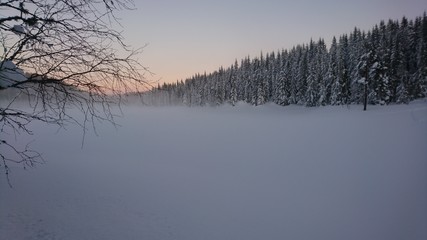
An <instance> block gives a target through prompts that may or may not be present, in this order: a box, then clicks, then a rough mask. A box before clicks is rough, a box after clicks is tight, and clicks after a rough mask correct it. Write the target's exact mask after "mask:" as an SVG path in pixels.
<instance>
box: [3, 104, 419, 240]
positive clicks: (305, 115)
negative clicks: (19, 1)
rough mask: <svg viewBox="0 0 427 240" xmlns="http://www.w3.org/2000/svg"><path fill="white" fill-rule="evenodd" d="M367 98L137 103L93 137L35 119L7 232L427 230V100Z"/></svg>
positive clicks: (10, 200)
mask: <svg viewBox="0 0 427 240" xmlns="http://www.w3.org/2000/svg"><path fill="white" fill-rule="evenodd" d="M361 108H362V107H361V106H350V107H342V106H339V107H321V108H305V107H298V106H288V107H280V106H276V105H273V104H267V105H264V106H259V107H252V106H247V105H245V104H239V105H238V106H237V107H230V106H223V107H218V108H210V107H206V108H183V107H176V108H172V107H171V108H168V107H164V108H148V107H143V108H140V107H125V108H124V112H125V117H124V118H122V119H118V122H119V124H121V125H122V127H120V128H119V129H114V128H112V127H111V126H110V125H108V124H106V123H104V124H100V125H98V126H97V128H98V130H99V135H98V136H95V134H93V133H88V134H87V136H86V139H85V145H84V147H83V149H81V139H82V131H81V129H79V128H77V127H73V126H70V127H68V129H67V130H66V131H60V132H57V129H56V128H54V127H51V126H46V125H43V124H34V126H33V129H34V130H35V135H34V136H32V137H31V138H29V140H31V139H34V140H35V141H34V142H33V144H32V147H33V148H35V149H38V150H40V151H41V152H42V153H43V156H44V158H45V159H46V160H47V163H46V164H44V165H40V166H38V167H37V168H35V169H30V170H23V169H22V168H20V167H15V168H13V169H12V172H11V181H12V184H13V188H9V187H8V185H7V183H6V182H5V178H4V175H0V239H1V240H9V239H15V240H24V239H40V240H41V239H43V240H45V239H46V240H48V239H49V240H52V239H64V240H65V239H67V240H75V239H80V240H85V239H87V240H89V239H90V240H92V239H111V240H117V239H150V240H155V239H162V240H169V239H179V240H201V239H204V240H227V239H230V240H236V239H245V240H250V239H254V240H255V239H256V240H259V239H266V240H270V239H271V240H273V239H293V240H303V239H304V240H305V239H316V240H317V239H319V240H322V239H325V240H326V239H328V240H334V239H336V240H342V239H346V240H361V239H363V240H379V239H387V240H393V239H395V240H401V239H406V240H419V239H427V204H426V203H427V147H426V146H427V103H426V101H425V100H422V101H418V102H415V103H411V104H410V105H397V106H387V107H380V106H374V107H373V106H369V107H368V111H367V112H362V111H361ZM10 138H11V139H10V140H11V141H13V136H10ZM20 141H22V139H21V140H20ZM17 144H23V142H22V143H21V142H18V143H17Z"/></svg>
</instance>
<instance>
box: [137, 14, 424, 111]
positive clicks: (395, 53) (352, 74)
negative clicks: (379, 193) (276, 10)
mask: <svg viewBox="0 0 427 240" xmlns="http://www.w3.org/2000/svg"><path fill="white" fill-rule="evenodd" d="M426 95H427V16H426V13H424V15H423V16H422V17H417V18H416V19H415V20H408V19H407V18H405V17H404V18H402V19H401V20H400V21H395V20H389V21H388V22H387V23H385V22H384V21H382V22H380V24H379V25H376V26H375V27H373V28H372V30H370V31H368V32H363V31H361V30H360V29H357V28H355V29H354V30H353V32H352V33H351V34H349V35H347V34H344V35H341V36H340V37H339V38H338V39H337V38H335V37H334V38H333V39H332V43H331V46H330V48H329V49H328V48H327V46H326V44H325V41H324V40H323V39H319V40H318V41H310V43H309V44H303V45H298V46H295V47H294V48H292V49H291V50H281V51H278V52H271V53H268V54H265V55H263V54H261V55H260V56H259V57H256V58H253V59H251V58H249V57H247V58H245V59H243V60H241V61H240V63H239V62H238V61H237V60H236V62H235V63H234V64H233V65H232V66H230V67H228V68H223V67H221V68H220V69H219V70H217V71H215V72H213V73H209V74H206V73H204V74H196V75H195V76H193V77H191V78H189V79H186V80H185V81H177V82H176V83H171V84H166V83H165V84H163V85H161V86H160V85H159V86H158V87H156V88H153V89H152V90H151V91H150V92H147V93H145V94H144V95H143V100H144V102H145V103H146V104H150V105H187V106H204V105H220V104H224V103H230V104H232V105H234V104H235V103H236V102H238V101H244V102H247V103H250V104H253V105H261V104H264V103H266V102H275V103H277V104H279V105H288V104H299V105H305V106H321V105H343V104H360V103H363V102H364V100H366V102H367V103H368V104H389V103H407V102H409V101H411V100H413V99H416V98H423V97H426Z"/></svg>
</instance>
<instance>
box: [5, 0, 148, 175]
mask: <svg viewBox="0 0 427 240" xmlns="http://www.w3.org/2000/svg"><path fill="white" fill-rule="evenodd" d="M133 8H134V5H133V2H132V1H131V0H117V1H112V0H102V1H101V0H59V1H53V0H20V1H11V0H9V1H1V2H0V11H1V12H2V14H1V15H0V41H1V45H2V46H3V53H2V54H1V61H0V96H1V94H2V92H5V91H6V89H18V90H19V91H20V94H19V96H20V97H19V98H22V96H26V98H27V101H28V102H29V103H30V106H31V108H30V109H31V110H30V111H28V110H26V109H20V108H17V107H15V106H14V104H12V103H14V102H16V101H17V99H16V98H13V99H8V100H4V98H2V99H1V101H0V129H1V133H2V135H1V137H0V143H1V144H0V146H1V148H2V149H8V150H7V151H6V152H7V153H8V154H11V155H13V157H10V156H9V155H7V154H6V153H5V152H1V155H0V158H1V159H0V160H1V162H0V168H1V167H2V168H3V169H4V172H5V173H6V174H8V173H9V171H10V167H9V165H8V163H21V164H23V165H24V166H33V165H34V164H35V163H38V162H42V161H39V160H37V159H40V158H41V155H40V154H38V153H37V152H35V151H33V150H31V149H30V148H29V147H28V146H26V147H24V148H22V149H19V148H18V147H16V146H13V145H12V144H11V143H10V142H9V141H6V140H5V139H3V136H4V134H5V133H8V132H13V133H14V134H20V133H25V134H32V132H31V129H30V128H29V123H31V122H32V121H40V122H45V123H48V124H55V125H58V126H60V127H63V126H64V125H65V124H66V123H74V124H78V125H79V126H81V127H82V128H83V131H84V132H85V131H86V129H87V126H94V123H95V122H97V121H108V122H110V123H112V124H115V120H114V119H115V117H116V115H115V114H114V113H113V111H112V107H113V106H115V105H117V104H120V101H121V99H122V95H123V94H127V93H130V92H132V93H134V92H141V91H143V90H146V89H148V87H149V83H148V82H147V81H146V80H145V79H146V78H145V74H146V73H150V72H149V70H148V69H147V68H145V67H144V66H142V65H141V64H140V63H139V62H138V61H137V56H139V54H140V53H141V51H142V49H136V50H134V49H131V48H130V47H129V46H127V45H126V44H125V43H124V40H123V36H122V35H121V32H119V31H117V30H115V29H116V27H117V26H120V25H119V21H118V19H117V17H116V15H115V13H116V12H117V11H120V10H131V9H133ZM0 51H1V49H0ZM24 72H25V73H24ZM69 109H78V110H79V111H80V112H81V113H83V115H84V118H83V119H78V118H76V117H74V116H72V115H70V113H69ZM0 151H1V150H0Z"/></svg>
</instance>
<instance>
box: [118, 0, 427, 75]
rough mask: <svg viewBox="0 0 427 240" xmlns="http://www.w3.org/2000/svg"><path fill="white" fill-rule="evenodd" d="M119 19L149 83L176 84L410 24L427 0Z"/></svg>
mask: <svg viewBox="0 0 427 240" xmlns="http://www.w3.org/2000/svg"><path fill="white" fill-rule="evenodd" d="M135 5H136V8H137V9H136V10H134V11H131V12H129V11H126V12H123V13H120V15H119V17H120V18H121V23H122V25H123V28H124V29H123V30H124V32H123V34H124V36H125V38H126V41H127V42H128V43H129V44H131V45H132V46H133V47H141V46H143V45H145V44H148V46H147V47H146V48H145V49H144V53H143V54H142V56H141V58H140V60H141V62H142V63H143V65H144V66H146V67H148V68H149V69H150V70H151V71H152V72H153V73H155V76H153V77H150V79H151V80H159V81H160V82H174V81H176V80H180V79H185V78H187V77H190V76H192V75H193V74H195V73H198V72H199V73H203V72H204V71H206V72H212V71H214V70H216V69H218V68H219V67H220V66H229V65H231V64H232V63H233V62H234V60H235V59H237V60H240V59H242V58H244V57H245V56H248V55H250V56H258V55H259V54H260V52H271V51H276V50H279V49H282V48H285V49H289V48H292V47H293V46H295V45H297V44H302V43H307V42H309V41H310V39H311V38H313V39H315V40H317V39H319V38H320V37H322V38H324V39H325V40H326V43H329V42H330V41H331V39H332V37H333V36H339V35H341V34H343V33H349V32H351V31H352V29H354V27H356V26H357V27H358V28H361V29H362V30H370V29H371V28H372V27H373V26H374V25H375V24H377V23H379V21H380V20H388V19H390V18H391V19H401V18H402V17H403V16H406V17H408V18H410V19H413V18H415V17H416V16H421V15H422V14H423V13H424V11H426V9H427V2H426V0H358V1H348V0H322V1H316V0H298V1H286V0H285V1H279V0H263V1H253V0H216V1H201V0H198V1H196V0H181V1H176V0H163V1H154V0H144V1H135Z"/></svg>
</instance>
